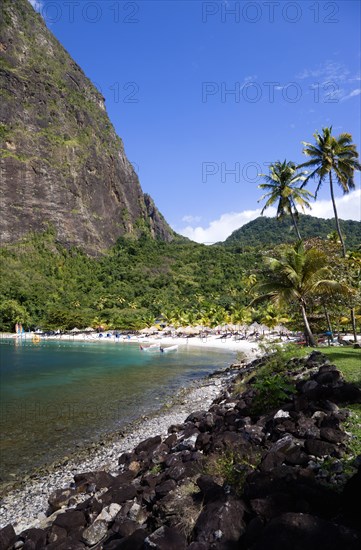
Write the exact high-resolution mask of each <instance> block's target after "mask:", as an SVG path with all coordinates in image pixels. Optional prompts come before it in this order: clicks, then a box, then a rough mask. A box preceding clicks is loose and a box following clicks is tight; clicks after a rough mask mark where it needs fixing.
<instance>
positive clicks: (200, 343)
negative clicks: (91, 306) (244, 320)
mask: <svg viewBox="0 0 361 550" xmlns="http://www.w3.org/2000/svg"><path fill="white" fill-rule="evenodd" d="M0 338H1V339H2V340H8V339H9V340H17V341H19V342H33V339H34V338H36V339H37V340H36V342H33V343H37V344H41V343H42V342H48V341H49V342H53V341H55V342H84V343H99V344H109V343H113V344H138V345H141V344H143V343H144V344H159V345H160V346H163V345H165V346H172V345H177V346H179V347H182V348H184V349H186V348H200V349H207V348H208V349H211V350H212V349H220V350H224V351H231V352H233V351H236V352H237V351H239V352H244V353H246V354H247V355H248V354H254V353H256V352H257V351H258V349H259V348H258V341H259V340H257V339H254V338H252V339H251V338H250V339H245V338H243V339H242V338H240V339H237V340H236V339H235V337H234V336H232V335H231V333H230V334H229V335H228V336H227V337H226V338H225V337H224V336H223V337H222V336H221V335H219V334H208V335H206V336H194V337H181V336H165V335H163V334H162V333H160V334H159V335H147V336H144V335H132V336H129V337H128V336H124V335H122V336H121V337H119V338H116V337H114V336H112V337H110V338H107V337H106V336H103V337H99V334H97V335H95V334H82V335H80V334H74V335H72V334H61V335H52V336H39V335H37V334H36V333H35V332H25V333H23V334H21V335H18V334H14V333H0ZM38 338H39V339H38Z"/></svg>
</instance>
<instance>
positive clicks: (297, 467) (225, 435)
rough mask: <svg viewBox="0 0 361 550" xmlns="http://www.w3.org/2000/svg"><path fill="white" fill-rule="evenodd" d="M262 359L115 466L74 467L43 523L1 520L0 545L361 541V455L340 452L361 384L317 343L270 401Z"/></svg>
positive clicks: (107, 548) (259, 545)
mask: <svg viewBox="0 0 361 550" xmlns="http://www.w3.org/2000/svg"><path fill="white" fill-rule="evenodd" d="M266 360H267V359H258V360H256V361H254V362H253V363H251V364H250V365H249V366H247V367H246V368H243V369H242V372H239V373H238V374H237V375H236V376H234V377H233V381H232V383H231V385H230V386H229V387H228V388H227V389H226V390H224V391H223V392H222V394H221V395H220V396H219V397H218V398H217V399H216V400H215V401H214V402H213V404H212V405H211V407H210V408H209V410H202V411H197V412H194V413H192V414H190V415H189V416H188V418H187V419H186V421H185V422H184V423H183V424H178V425H172V426H170V427H169V428H168V435H166V436H163V437H162V436H160V435H159V436H155V437H150V438H148V439H146V440H144V441H142V442H140V443H139V444H138V445H137V446H136V447H135V448H134V450H132V451H131V452H126V453H123V454H121V455H120V456H119V459H118V463H119V469H118V472H117V473H113V474H111V473H109V472H106V471H88V472H84V473H79V474H76V475H75V476H74V480H73V483H72V484H71V486H70V487H69V488H66V489H58V490H56V491H55V492H54V493H53V494H52V495H51V497H50V498H49V509H48V517H47V519H46V520H45V521H44V522H43V525H42V527H41V528H32V529H27V530H25V531H23V532H22V533H20V534H19V535H16V534H15V531H14V529H13V527H12V526H11V525H8V526H6V527H5V528H3V529H2V530H1V531H0V548H1V549H3V550H8V549H18V548H23V549H24V550H38V549H39V550H40V549H43V548H46V549H49V550H50V549H59V550H67V549H69V550H70V549H71V550H73V549H74V550H77V549H84V548H93V549H97V550H101V549H104V550H116V549H119V550H120V549H129V550H145V549H159V550H186V549H189V550H206V549H214V550H215V549H217V550H218V549H219V550H226V549H240V550H243V549H244V550H263V549H265V550H266V549H267V550H273V549H274V550H276V549H277V550H290V549H293V550H304V549H307V550H316V549H317V550H338V549H347V550H356V549H359V548H360V547H361V530H360V521H359V520H360V517H359V516H360V512H359V506H358V504H357V503H358V500H359V494H360V491H361V469H360V467H359V470H358V471H357V469H356V468H357V466H358V464H359V462H360V460H359V458H360V457H359V458H358V459H356V460H352V461H351V462H350V460H348V455H347V445H348V444H349V438H350V436H349V435H348V434H347V433H346V432H345V431H344V429H343V425H342V423H343V422H344V421H345V420H346V419H347V416H348V412H347V410H346V409H343V408H340V407H346V406H347V404H349V403H356V402H357V403H360V402H361V391H360V389H359V388H358V387H357V386H355V385H353V384H349V383H346V382H345V381H344V380H343V379H342V377H341V374H340V372H339V371H338V370H337V369H336V367H335V366H333V365H331V364H329V363H328V362H327V361H326V359H325V357H324V356H322V355H321V354H320V353H318V352H313V353H312V354H311V355H310V357H309V358H307V359H293V360H291V361H289V363H288V364H287V369H288V372H287V374H288V375H289V376H291V379H292V380H293V381H294V384H293V385H292V387H291V386H290V387H285V388H284V391H283V393H282V397H283V401H282V403H281V405H278V406H277V407H273V408H272V407H270V401H267V398H265V399H264V400H263V401H262V399H260V396H261V397H262V391H261V389H260V386H259V384H257V373H258V370H257V369H258V368H259V367H260V366H261V365H262V363H264V362H265V361H266ZM242 380H243V385H242ZM269 383H270V384H272V380H271V381H270V382H269ZM280 395H281V394H280ZM262 407H263V411H262ZM265 410H267V411H268V412H266V413H265V412H264V411H265ZM352 467H353V468H354V470H353V474H352ZM350 471H351V474H350ZM351 475H352V477H350V476H351Z"/></svg>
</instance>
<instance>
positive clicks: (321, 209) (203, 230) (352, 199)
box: [178, 189, 361, 244]
mask: <svg viewBox="0 0 361 550" xmlns="http://www.w3.org/2000/svg"><path fill="white" fill-rule="evenodd" d="M336 206H337V213H338V215H339V217H340V218H341V219H344V220H356V221H360V222H361V189H356V190H355V191H352V192H351V193H349V194H348V195H343V196H342V197H338V198H336ZM307 214H310V215H311V216H315V217H317V218H325V219H327V218H333V217H334V213H333V208H332V202H331V201H330V200H318V201H317V202H315V203H313V204H312V210H309V211H307ZM260 215H261V208H257V209H255V210H244V211H243V212H227V213H225V214H222V215H221V216H220V217H219V218H218V219H217V220H213V221H211V222H210V223H209V225H208V226H207V227H202V226H200V225H199V226H196V227H193V226H191V225H188V226H186V227H184V228H183V229H181V230H178V233H180V234H181V235H184V236H185V237H188V238H189V239H191V240H192V241H196V242H198V243H206V244H211V243H215V242H218V241H224V240H225V239H226V238H227V237H229V235H230V234H231V233H232V232H233V231H235V230H236V229H239V228H240V227H242V225H245V224H246V223H248V222H250V221H252V220H254V219H256V218H257V217H258V216H260ZM275 215H276V209H275V208H273V207H271V208H268V209H267V210H266V216H268V217H273V216H275ZM185 217H186V216H185ZM184 221H187V220H184Z"/></svg>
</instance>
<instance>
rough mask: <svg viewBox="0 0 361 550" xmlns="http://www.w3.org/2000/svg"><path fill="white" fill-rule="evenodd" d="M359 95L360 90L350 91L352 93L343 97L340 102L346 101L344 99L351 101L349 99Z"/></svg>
mask: <svg viewBox="0 0 361 550" xmlns="http://www.w3.org/2000/svg"><path fill="white" fill-rule="evenodd" d="M360 94H361V89H360V88H356V90H352V92H350V93H349V94H348V95H345V96H344V97H343V98H342V99H341V101H346V99H351V97H356V96H358V95H360Z"/></svg>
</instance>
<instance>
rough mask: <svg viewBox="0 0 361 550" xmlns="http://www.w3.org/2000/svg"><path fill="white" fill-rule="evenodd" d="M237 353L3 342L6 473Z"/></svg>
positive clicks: (146, 406)
mask: <svg viewBox="0 0 361 550" xmlns="http://www.w3.org/2000/svg"><path fill="white" fill-rule="evenodd" d="M234 356H235V354H230V353H226V352H222V351H208V352H206V351H204V350H202V349H199V350H197V349H194V348H190V349H184V350H183V348H180V349H179V350H178V351H177V352H175V353H167V354H162V353H159V352H141V351H140V350H139V347H138V345H137V344H135V343H134V344H132V343H120V342H117V343H115V342H114V343H110V342H65V341H41V342H40V343H38V344H37V343H32V342H31V341H23V342H14V340H11V341H10V340H3V341H1V342H0V433H1V439H0V465H1V474H0V475H1V479H2V480H3V481H7V480H10V479H12V480H13V479H14V478H15V479H16V478H18V476H20V475H21V474H22V473H24V472H31V471H32V469H34V468H39V467H41V466H42V465H44V464H46V463H51V462H53V461H54V460H57V459H59V458H61V457H63V456H65V455H66V454H69V453H72V452H74V451H76V449H77V447H82V446H85V445H87V444H89V443H90V442H92V441H95V440H97V439H98V438H99V436H101V435H102V434H105V433H107V432H111V431H115V430H117V429H118V428H121V427H122V426H124V425H125V424H128V423H129V422H131V421H133V420H135V419H137V418H139V417H140V416H142V415H144V414H147V413H150V412H151V411H154V410H156V409H158V408H159V407H160V406H161V405H162V404H163V403H165V402H166V401H167V400H168V399H169V398H170V397H171V396H173V395H174V393H175V392H176V391H177V390H178V389H179V388H180V387H182V386H186V385H187V384H189V383H190V382H191V381H192V380H195V379H199V378H202V377H204V376H206V375H207V374H209V373H211V372H212V371H214V370H216V369H218V368H220V367H225V366H228V365H229V364H230V363H231V362H232V360H233V359H234Z"/></svg>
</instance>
